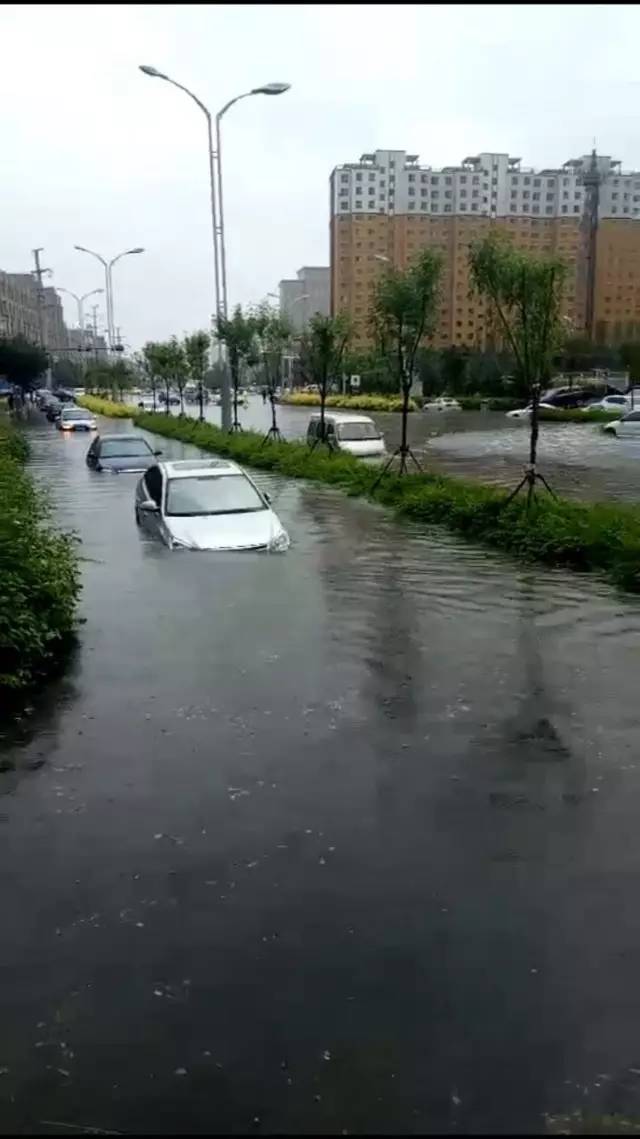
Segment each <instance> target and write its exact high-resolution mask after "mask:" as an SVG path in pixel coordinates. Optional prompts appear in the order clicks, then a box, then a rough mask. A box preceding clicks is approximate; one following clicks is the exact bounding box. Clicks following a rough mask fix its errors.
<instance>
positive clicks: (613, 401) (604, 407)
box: [580, 395, 631, 413]
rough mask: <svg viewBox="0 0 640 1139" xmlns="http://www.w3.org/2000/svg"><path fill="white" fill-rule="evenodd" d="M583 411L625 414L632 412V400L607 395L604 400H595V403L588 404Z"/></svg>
mask: <svg viewBox="0 0 640 1139" xmlns="http://www.w3.org/2000/svg"><path fill="white" fill-rule="evenodd" d="M580 410H581V411H619V412H620V413H623V412H625V411H627V410H629V411H630V410H631V400H630V398H629V396H626V395H605V396H603V398H602V399H594V401H593V403H588V404H586V406H585V407H582V408H581V409H580Z"/></svg>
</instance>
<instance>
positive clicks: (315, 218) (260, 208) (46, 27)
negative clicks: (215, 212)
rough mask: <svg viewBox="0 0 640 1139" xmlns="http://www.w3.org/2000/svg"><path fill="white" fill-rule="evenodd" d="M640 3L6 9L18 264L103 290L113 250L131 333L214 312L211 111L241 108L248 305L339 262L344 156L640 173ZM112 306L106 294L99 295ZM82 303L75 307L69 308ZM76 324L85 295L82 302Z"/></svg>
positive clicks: (5, 232)
mask: <svg viewBox="0 0 640 1139" xmlns="http://www.w3.org/2000/svg"><path fill="white" fill-rule="evenodd" d="M639 32H640V10H639V9H638V7H637V6H634V5H629V6H628V7H627V6H624V5H609V6H606V5H597V4H595V5H586V6H585V5H579V6H577V7H571V6H568V5H566V6H565V5H558V6H550V5H549V6H548V5H525V6H516V5H513V6H507V7H498V6H493V5H478V6H475V7H474V6H470V5H423V6H418V5H399V6H392V5H386V4H380V5H369V4H365V5H363V6H362V7H358V6H356V5H343V6H339V5H330V4H327V5H313V4H309V5H293V6H291V7H289V6H285V5H278V4H274V5H265V6H264V7H260V6H257V5H242V4H239V5H237V6H233V5H226V4H221V5H213V4H203V5H199V6H197V5H188V4H187V5H183V6H178V5H174V4H168V5H166V6H159V5H155V4H148V5H137V4H132V5H119V6H118V5H106V4H105V5H99V4H96V5H90V4H89V5H86V4H85V5H78V6H77V7H72V6H71V5H68V6H67V5H54V6H52V7H45V6H42V5H25V6H22V7H18V6H14V5H5V6H4V7H3V8H1V9H0V96H1V100H2V108H3V115H2V132H1V135H0V268H3V269H6V270H9V271H12V272H16V271H27V270H29V269H30V268H31V267H32V264H33V262H32V257H31V249H32V248H33V247H34V246H36V245H42V246H44V247H45V252H44V254H43V264H44V265H45V266H50V267H52V268H53V269H54V271H55V276H54V278H53V280H52V282H51V283H53V284H56V285H61V286H64V287H66V288H68V289H71V290H73V291H74V292H76V293H82V292H85V291H87V290H89V289H91V288H97V287H100V286H101V285H102V284H103V281H102V278H101V273H102V270H101V267H100V266H99V265H98V263H97V262H95V261H94V260H93V259H92V258H90V257H87V256H86V255H85V254H81V253H77V252H75V251H74V250H73V245H74V244H80V245H86V246H88V247H90V248H93V249H97V250H98V251H99V252H101V253H102V254H103V255H105V256H107V257H112V256H114V255H115V254H116V253H118V252H120V251H121V250H122V249H126V248H127V247H131V246H135V245H142V246H144V247H145V249H146V253H145V254H144V255H142V256H139V257H130V258H126V259H124V260H123V261H122V262H120V263H119V264H118V266H117V267H116V269H115V271H114V276H115V281H114V285H115V288H114V292H115V323H116V325H120V326H121V327H122V330H123V335H124V338H125V341H126V342H127V343H128V344H130V345H132V346H133V347H138V346H140V345H141V344H142V343H143V342H144V341H145V340H147V339H163V338H166V337H168V336H170V335H171V334H172V333H174V332H175V333H177V334H178V335H181V334H182V333H183V332H185V331H191V330H193V329H194V328H198V327H207V326H208V322H209V317H210V313H211V311H212V309H213V285H212V277H213V271H212V251H211V230H210V214H209V189H208V166H207V151H206V125H205V118H204V116H203V115H202V114H201V112H200V111H198V109H197V107H196V106H195V105H194V104H193V103H192V102H191V100H190V99H188V98H187V96H186V95H183V94H182V93H181V92H180V91H177V90H175V88H172V87H170V86H169V85H168V84H166V83H163V82H162V81H161V80H158V79H150V78H147V77H146V76H144V75H143V74H142V73H141V72H140V71H138V64H140V63H148V64H151V65H153V66H154V67H157V68H158V69H159V70H161V71H165V72H167V73H168V74H169V75H171V76H172V78H174V79H176V80H177V81H178V82H181V83H183V84H185V85H186V86H187V87H190V88H191V89H192V90H194V91H195V92H196V94H198V95H199V97H200V98H201V99H202V100H203V101H204V102H205V103H207V105H208V106H209V107H210V109H211V110H212V112H214V113H215V111H216V110H218V109H219V108H220V107H221V106H222V104H223V103H225V102H226V101H227V99H229V98H231V97H232V96H233V95H236V94H239V93H240V92H242V91H245V90H248V89H250V88H252V87H255V86H259V85H260V84H263V83H267V82H270V81H274V80H279V81H286V82H289V83H291V84H292V88H291V90H290V91H289V92H287V93H286V94H285V95H282V96H279V97H278V98H266V97H256V98H253V99H247V100H245V101H244V102H242V103H240V104H239V105H238V106H237V107H234V108H233V109H232V110H231V111H230V112H229V114H228V116H227V117H226V118H225V120H224V134H223V150H224V176H225V184H224V188H225V222H226V236H227V258H228V279H229V300H230V303H232V304H233V303H236V302H237V301H241V302H242V303H243V304H244V303H253V302H258V301H259V300H261V299H262V298H263V297H264V296H265V294H266V293H267V292H268V291H277V286H278V281H279V280H280V278H282V277H292V276H294V275H295V272H296V270H297V269H298V268H300V266H302V265H323V264H328V258H329V249H328V233H329V229H328V226H329V187H328V179H329V174H330V172H331V170H332V168H333V166H335V165H337V164H338V163H340V162H349V161H354V160H356V159H357V158H359V156H360V154H361V153H363V152H364V151H371V150H375V149H376V148H381V149H404V150H408V151H409V152H413V153H418V154H419V155H420V161H421V162H425V163H430V164H432V165H434V166H441V165H444V164H452V163H457V162H459V161H460V159H462V158H463V157H464V156H465V155H467V154H473V153H477V152H479V151H481V150H497V151H508V152H509V153H510V154H512V155H517V156H520V157H521V158H522V160H523V163H524V164H525V165H532V166H539V165H543V166H553V165H556V164H560V163H562V162H564V161H565V160H566V159H568V158H572V157H576V156H578V155H580V154H584V153H586V152H588V151H589V150H590V149H591V145H592V140H593V138H594V137H595V138H596V141H597V146H598V150H599V151H600V152H601V153H603V154H611V155H613V156H614V157H615V158H619V159H621V160H622V163H623V166H624V167H625V168H632V167H635V168H639V167H640V131H639V130H638V123H639V121H640V119H639V115H640V82H639V81H638V79H637V78H636V76H637V53H638V42H639ZM94 299H100V298H94ZM67 300H68V301H70V304H69V305H68V306H67ZM65 309H66V317H67V321H68V323H70V324H74V323H75V320H76V310H75V304H74V302H73V301H71V298H66V299H65Z"/></svg>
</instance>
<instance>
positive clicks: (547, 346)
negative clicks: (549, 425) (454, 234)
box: [469, 235, 566, 507]
mask: <svg viewBox="0 0 640 1139" xmlns="http://www.w3.org/2000/svg"><path fill="white" fill-rule="evenodd" d="M469 263H470V266H471V280H472V283H473V285H474V287H475V289H476V291H477V292H478V293H479V294H480V295H481V296H482V297H484V298H485V299H486V300H488V301H489V303H490V306H491V309H492V312H493V316H494V320H495V322H496V326H497V329H498V331H499V333H500V334H501V338H502V339H503V341H504V343H505V344H506V345H507V346H508V347H509V348H510V350H511V352H512V353H513V356H514V359H515V370H516V377H517V380H518V382H519V384H520V385H521V386H522V388H523V389H524V391H526V392H527V393H528V396H529V400H530V404H531V423H530V426H531V433H530V439H529V464H528V466H527V467H526V469H525V473H524V477H523V478H522V480H521V482H520V483H519V484H518V486H517V487H516V489H515V490H514V491H513V493H512V494H511V495H509V498H508V499H507V502H510V501H511V499H512V498H514V497H515V496H516V494H517V493H518V491H520V490H521V489H522V488H523V487H525V486H526V487H527V507H528V506H529V505H530V503H531V499H532V497H533V495H534V492H535V486H536V482H537V481H539V482H541V483H542V484H543V486H545V487H546V488H547V490H549V491H550V488H549V486H548V484H547V482H546V480H545V479H544V478H543V476H542V475H541V474H539V473H538V471H537V469H536V462H537V455H538V431H539V426H538V423H539V415H538V412H539V404H540V393H541V391H542V390H543V387H546V386H547V384H548V383H549V380H550V379H551V372H552V361H553V356H554V354H555V353H557V351H558V348H559V347H560V345H561V344H562V342H563V340H564V337H565V335H566V325H565V322H564V320H563V318H562V315H561V303H562V290H563V286H564V280H565V274H566V269H565V265H564V264H563V262H562V261H560V260H558V259H557V258H553V257H537V256H535V255H533V256H532V255H531V254H529V253H523V252H521V251H520V250H518V249H514V248H513V246H512V245H510V243H509V242H508V241H506V240H505V239H503V238H499V237H497V236H496V235H491V236H490V237H487V238H485V239H484V240H483V241H481V242H479V243H478V244H477V245H475V246H473V247H472V249H471V250H470V253H469ZM550 493H552V492H550Z"/></svg>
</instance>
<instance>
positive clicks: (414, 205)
mask: <svg viewBox="0 0 640 1139" xmlns="http://www.w3.org/2000/svg"><path fill="white" fill-rule="evenodd" d="M415 208H416V203H415V202H409V209H410V210H415Z"/></svg>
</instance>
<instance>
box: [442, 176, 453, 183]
mask: <svg viewBox="0 0 640 1139" xmlns="http://www.w3.org/2000/svg"><path fill="white" fill-rule="evenodd" d="M451 183H452V179H451V178H450V177H449V175H447V177H446V178H445V180H444V184H445V186H450V185H451Z"/></svg>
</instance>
